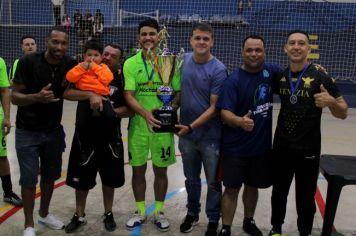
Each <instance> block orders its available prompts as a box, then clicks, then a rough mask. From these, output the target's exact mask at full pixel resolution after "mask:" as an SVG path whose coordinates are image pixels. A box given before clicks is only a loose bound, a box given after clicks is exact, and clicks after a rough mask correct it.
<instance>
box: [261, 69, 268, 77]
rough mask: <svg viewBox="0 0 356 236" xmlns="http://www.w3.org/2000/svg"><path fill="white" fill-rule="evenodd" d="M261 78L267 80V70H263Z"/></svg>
mask: <svg viewBox="0 0 356 236" xmlns="http://www.w3.org/2000/svg"><path fill="white" fill-rule="evenodd" d="M262 73H263V77H265V78H268V77H269V72H268V70H263V72H262Z"/></svg>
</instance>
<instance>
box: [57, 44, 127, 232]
mask: <svg viewBox="0 0 356 236" xmlns="http://www.w3.org/2000/svg"><path fill="white" fill-rule="evenodd" d="M122 52H123V51H122V49H121V48H120V47H119V46H118V45H116V44H113V43H111V44H108V45H106V47H105V48H104V52H103V63H105V64H107V65H108V66H109V68H110V70H111V71H112V72H113V74H114V80H113V81H112V82H111V84H110V97H109V99H110V101H111V102H112V104H113V107H114V110H115V112H116V115H117V117H118V118H117V129H118V131H119V137H117V142H118V143H119V150H113V148H112V147H111V146H110V144H109V142H108V140H107V134H105V133H104V132H102V131H103V130H105V129H103V128H102V127H103V125H105V123H104V122H102V121H101V120H100V118H98V117H92V122H93V125H92V130H91V131H90V133H91V135H90V136H91V137H89V138H91V139H93V140H95V142H93V143H94V144H93V150H94V154H93V156H92V157H91V158H90V159H89V160H88V161H87V162H85V163H83V162H81V160H80V156H81V155H80V142H79V141H78V138H77V132H75V133H74V137H73V143H72V149H71V152H70V156H69V163H68V173H67V180H66V184H67V185H69V186H71V187H73V188H75V195H76V212H75V213H74V216H73V217H72V219H71V221H70V223H69V224H68V225H67V226H66V228H65V231H66V232H67V233H72V232H74V231H76V230H77V229H78V228H79V227H80V226H82V225H84V224H85V223H86V222H87V221H86V219H85V206H86V199H87V196H88V193H89V190H90V189H92V188H93V187H94V186H95V184H96V182H95V179H96V175H97V172H99V174H100V177H101V182H102V191H103V197H104V209H105V212H104V226H105V229H106V230H107V231H114V230H115V229H116V223H115V221H114V217H113V213H112V205H113V200H114V188H119V187H121V186H122V185H123V184H124V182H125V173H124V158H123V155H124V154H123V144H122V139H121V131H120V122H121V118H123V117H128V116H130V115H132V112H131V111H130V110H129V109H128V108H127V105H126V102H125V99H124V96H123V90H124V89H123V88H124V85H123V82H124V80H123V77H122V73H121V69H120V58H121V56H122ZM64 96H65V98H66V99H69V100H72V101H78V107H77V114H78V113H79V112H81V101H84V100H89V101H90V105H91V109H92V110H99V111H100V110H102V108H103V107H102V106H103V104H102V101H103V99H105V98H104V97H102V96H100V95H97V94H95V93H93V92H90V91H81V90H77V89H75V88H72V87H69V88H68V89H67V90H66V92H65V95H64ZM77 117H78V116H77ZM78 122H80V120H76V124H78ZM76 130H77V129H76Z"/></svg>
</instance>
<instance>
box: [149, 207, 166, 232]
mask: <svg viewBox="0 0 356 236" xmlns="http://www.w3.org/2000/svg"><path fill="white" fill-rule="evenodd" d="M153 223H154V224H155V225H156V227H157V229H158V230H159V231H162V232H166V231H168V230H169V222H168V220H167V218H166V217H165V216H164V214H163V212H158V214H157V215H155V216H154V219H153Z"/></svg>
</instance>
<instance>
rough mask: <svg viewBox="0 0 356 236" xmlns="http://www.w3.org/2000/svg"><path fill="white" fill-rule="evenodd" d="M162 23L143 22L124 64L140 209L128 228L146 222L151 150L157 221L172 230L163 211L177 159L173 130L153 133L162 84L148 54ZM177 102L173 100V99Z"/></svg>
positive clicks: (174, 81) (175, 84)
mask: <svg viewBox="0 0 356 236" xmlns="http://www.w3.org/2000/svg"><path fill="white" fill-rule="evenodd" d="M158 32H159V26H158V23H157V21H156V20H154V19H148V20H145V21H142V22H140V24H139V27H138V32H137V33H138V40H139V43H140V46H141V50H140V51H139V52H138V53H137V54H136V55H135V56H132V57H130V58H129V59H128V60H126V62H125V64H124V76H125V93H124V95H125V98H126V101H127V103H128V105H129V106H130V107H131V109H132V110H133V111H134V112H135V115H134V116H133V117H132V118H131V120H130V126H129V134H128V136H129V137H128V149H129V163H130V165H131V166H132V172H133V174H132V189H133V192H134V197H135V201H136V207H137V210H138V211H136V213H135V214H134V216H133V217H132V218H131V219H130V220H129V221H128V222H127V224H126V228H127V229H128V230H133V229H135V228H136V227H138V226H140V225H142V224H143V223H145V222H146V219H147V216H146V207H145V192H146V177H145V174H146V169H147V159H148V153H149V151H150V152H151V157H152V167H153V173H154V176H155V179H154V193H155V200H156V202H155V209H154V223H155V225H156V227H157V228H158V230H160V231H167V230H169V227H170V226H169V222H168V220H167V218H166V217H165V215H164V214H163V206H164V199H165V195H166V193H167V187H168V177H167V169H168V166H170V165H172V164H174V163H175V162H176V158H175V148H174V136H173V133H154V132H153V127H157V128H159V127H160V124H161V122H160V121H159V120H157V119H155V118H154V116H153V114H152V111H153V110H154V109H158V108H160V107H161V106H162V105H163V103H162V101H160V100H159V99H158V97H157V89H158V88H159V87H160V86H161V85H162V84H163V82H162V81H161V79H160V77H159V74H158V71H157V70H158V68H155V66H151V63H149V61H148V58H149V54H148V53H147V52H148V50H150V51H151V52H152V53H157V51H158V40H159V36H158ZM171 86H172V88H173V90H174V91H175V92H176V96H175V99H177V98H178V97H179V91H180V77H179V76H174V77H173V79H172V82H171ZM173 103H174V101H173Z"/></svg>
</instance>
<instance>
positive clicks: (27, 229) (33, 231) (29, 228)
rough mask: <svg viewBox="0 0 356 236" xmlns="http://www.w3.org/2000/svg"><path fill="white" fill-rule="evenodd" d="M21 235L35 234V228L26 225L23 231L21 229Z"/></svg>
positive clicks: (32, 235) (29, 235)
mask: <svg viewBox="0 0 356 236" xmlns="http://www.w3.org/2000/svg"><path fill="white" fill-rule="evenodd" d="M23 236H36V234H35V229H34V228H32V227H27V228H26V229H25V230H24V231H23Z"/></svg>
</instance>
